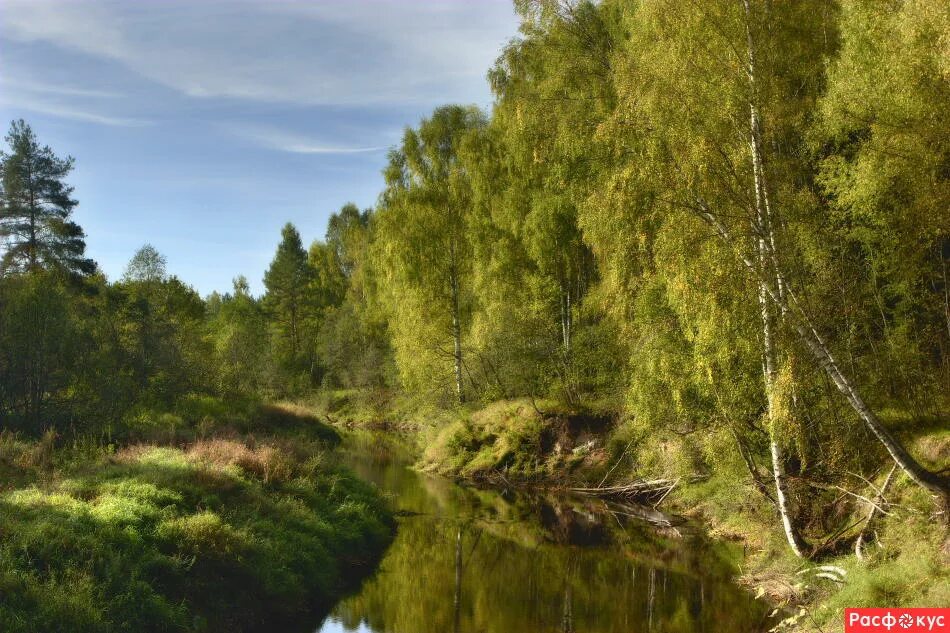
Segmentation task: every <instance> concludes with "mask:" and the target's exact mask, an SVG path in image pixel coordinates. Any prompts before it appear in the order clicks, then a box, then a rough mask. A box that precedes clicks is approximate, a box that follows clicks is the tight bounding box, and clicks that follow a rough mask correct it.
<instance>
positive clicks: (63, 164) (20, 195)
mask: <svg viewBox="0 0 950 633" xmlns="http://www.w3.org/2000/svg"><path fill="white" fill-rule="evenodd" d="M6 141H7V144H8V145H9V153H5V152H4V153H0V182H2V191H0V240H3V241H4V242H5V251H4V253H3V258H2V259H0V273H7V272H36V271H38V270H41V269H44V270H60V271H65V272H67V273H71V274H89V273H92V272H93V270H95V264H94V263H93V261H92V260H90V259H87V258H86V257H84V254H85V250H86V243H85V241H84V237H85V235H84V233H83V230H82V228H80V227H79V225H78V224H76V223H75V222H72V221H71V220H70V219H69V217H70V215H71V214H72V211H73V209H74V208H75V207H76V205H77V204H78V203H77V201H76V200H75V199H73V198H72V192H73V188H72V187H71V186H69V185H67V184H66V183H65V181H64V178H65V177H66V176H67V175H68V174H69V172H70V171H71V170H72V168H73V158H72V157H66V158H59V157H58V156H56V154H54V153H53V150H52V149H50V147H49V146H42V147H41V146H40V145H39V143H38V142H37V140H36V135H35V134H34V133H33V130H32V129H31V128H30V126H29V125H27V124H26V122H25V121H23V119H20V120H19V121H14V122H13V124H12V125H11V126H10V132H9V133H8V134H7V136H6Z"/></svg>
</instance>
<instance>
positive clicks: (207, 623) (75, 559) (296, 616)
mask: <svg viewBox="0 0 950 633" xmlns="http://www.w3.org/2000/svg"><path fill="white" fill-rule="evenodd" d="M285 413H286V412H285ZM298 417H299V416H298ZM272 418H273V419H270V422H271V423H273V424H276V427H277V430H276V431H275V428H273V427H272V428H268V429H267V432H266V434H265V436H264V437H255V436H247V435H235V434H233V433H232V434H230V437H227V438H222V437H206V438H205V439H196V438H190V439H189V440H187V441H185V442H184V443H183V444H181V445H180V446H158V445H155V444H154V443H139V444H131V445H128V446H126V447H124V448H119V449H118V450H116V449H115V448H114V447H105V448H101V449H98V450H97V449H94V448H91V447H88V446H82V445H78V446H66V447H63V446H59V447H58V448H57V447H56V446H55V444H56V442H55V441H54V438H52V437H49V436H48V437H47V438H45V439H44V440H41V441H39V442H35V441H33V442H30V441H25V440H22V439H20V438H17V437H15V436H12V435H5V436H3V437H2V438H0V470H2V471H3V473H4V475H10V476H9V477H6V478H5V480H6V482H7V485H5V486H4V490H3V491H2V493H0V596H2V600H0V630H3V631H9V632H19V631H23V632H24V633H26V632H34V631H83V632H98V631H102V632H111V631H252V630H274V628H275V627H284V630H294V629H293V628H292V627H293V626H296V625H299V624H301V623H302V624H304V625H312V624H313V623H314V621H315V620H316V619H318V618H319V612H320V611H321V610H324V609H328V608H329V607H330V606H332V604H333V602H334V601H335V600H336V599H337V598H338V597H339V596H340V595H341V593H342V592H344V591H345V590H346V589H347V587H348V586H350V585H352V583H353V582H354V581H355V580H356V579H357V578H358V577H359V576H360V575H361V574H363V573H366V572H367V571H368V570H369V569H371V565H372V563H373V562H374V561H375V560H376V559H377V558H378V556H379V555H380V554H381V552H382V551H383V549H384V548H385V547H386V545H387V544H388V542H389V540H390V538H391V534H392V528H393V524H392V519H391V516H390V514H389V511H388V510H387V508H386V507H385V506H384V505H383V504H382V502H381V500H380V498H379V497H378V496H377V494H376V492H375V491H374V490H373V489H371V488H370V487H369V486H368V485H366V484H364V483H362V482H361V481H359V480H357V479H356V478H355V477H353V476H352V475H350V474H348V473H347V472H345V471H343V470H341V469H340V468H338V467H337V466H336V465H335V464H334V457H333V454H332V451H331V449H330V445H329V444H328V441H327V440H328V438H332V437H335V434H334V433H333V432H332V431H331V430H329V429H327V428H325V427H324V428H318V427H314V428H308V429H304V428H300V427H299V424H302V423H301V422H300V420H299V419H298V420H297V421H296V422H294V421H293V419H294V418H295V416H294V415H293V411H292V410H291V411H290V415H285V414H283V413H279V412H272ZM275 421H276V422H275ZM281 421H282V424H283V426H284V428H285V430H284V431H281V430H280V427H281ZM263 428H267V427H263ZM288 428H289V429H291V430H290V431H288V430H286V429H288ZM282 433H289V437H290V438H291V439H281V435H282ZM287 627H290V628H289V629H288V628H287ZM304 628H305V627H304Z"/></svg>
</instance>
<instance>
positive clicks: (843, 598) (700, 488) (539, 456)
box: [315, 393, 950, 632]
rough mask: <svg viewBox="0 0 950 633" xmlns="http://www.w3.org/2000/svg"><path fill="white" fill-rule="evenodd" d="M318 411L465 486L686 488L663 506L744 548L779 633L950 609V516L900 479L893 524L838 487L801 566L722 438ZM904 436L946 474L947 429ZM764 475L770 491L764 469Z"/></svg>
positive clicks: (342, 396)
mask: <svg viewBox="0 0 950 633" xmlns="http://www.w3.org/2000/svg"><path fill="white" fill-rule="evenodd" d="M328 405H332V406H328ZM315 406H317V407H318V408H320V407H322V413H323V414H325V415H328V416H329V418H330V419H332V420H334V421H335V423H337V424H339V425H340V426H342V427H346V428H374V429H377V430H380V429H382V430H389V431H390V432H394V433H398V434H400V435H402V436H403V437H406V438H408V440H409V441H410V442H411V443H413V444H414V445H415V446H416V448H417V454H418V455H419V458H418V462H417V467H418V468H419V469H421V470H425V471H429V472H434V473H438V474H441V475H445V476H449V477H454V478H458V479H464V480H469V481H474V482H480V483H500V484H504V485H522V484H527V485H533V486H551V487H567V486H598V485H600V484H601V483H602V482H604V481H605V480H607V481H623V480H625V479H630V478H636V477H644V478H660V477H662V478H668V479H671V480H673V481H678V484H677V486H676V487H675V489H674V490H673V491H672V492H671V494H669V495H668V496H667V497H666V498H665V499H664V500H663V503H662V506H661V507H662V508H663V509H665V510H667V511H669V512H674V513H678V514H682V515H685V516H689V517H692V518H695V519H696V520H697V521H699V522H701V523H702V524H703V525H706V526H707V529H708V532H709V534H710V536H711V537H713V538H715V539H719V540H728V541H732V542H735V543H738V544H740V545H741V546H742V549H743V551H744V556H743V560H742V561H741V563H740V564H739V565H738V566H737V568H736V570H735V574H736V579H737V581H738V582H739V583H740V584H742V585H743V586H745V587H747V588H748V590H749V591H750V592H752V593H753V594H754V595H756V596H758V597H759V598H760V599H761V600H765V601H768V602H769V603H770V604H771V605H773V607H774V608H776V609H779V612H780V613H783V614H784V615H785V616H786V617H787V620H785V622H784V623H783V625H782V626H783V629H784V630H797V631H824V632H829V631H840V630H843V619H842V613H843V609H844V608H845V607H851V606H855V607H860V606H865V607H871V606H879V607H880V606H892V607H901V606H905V607H911V606H937V605H943V604H950V590H948V589H947V587H950V571H948V570H950V540H948V532H947V527H946V520H945V517H942V516H941V515H937V514H936V513H937V512H939V511H940V509H939V508H938V507H937V506H936V505H935V504H934V502H933V500H932V499H931V498H930V497H929V495H927V494H926V493H924V492H923V491H922V490H921V489H920V488H919V487H918V486H916V485H914V484H913V483H912V482H910V481H908V480H907V479H906V478H905V477H902V476H899V475H895V477H894V480H893V482H892V484H891V486H890V487H889V489H888V492H887V494H886V495H885V496H886V499H887V505H886V508H883V509H885V510H886V514H884V513H878V514H877V515H876V516H875V517H874V519H873V521H872V522H871V524H870V525H867V521H866V517H867V514H868V511H869V507H870V506H869V504H867V503H864V502H863V501H861V500H860V499H857V498H856V497H854V496H853V495H850V494H848V493H846V492H845V491H844V486H841V490H835V491H834V494H828V502H827V504H825V505H824V506H823V507H822V512H821V514H820V515H816V516H811V517H807V520H808V524H807V525H806V526H805V529H806V533H807V534H808V536H809V537H810V538H811V545H812V546H814V547H816V548H818V549H819V550H820V551H819V553H818V555H817V556H816V557H815V558H814V559H813V560H811V561H803V560H801V559H798V558H796V557H795V556H794V555H792V554H791V553H790V551H789V548H788V546H787V544H786V543H785V541H784V538H783V535H782V533H781V530H780V529H779V524H778V520H777V515H776V513H775V510H774V505H773V504H772V503H771V501H770V500H769V499H768V498H767V497H766V495H765V494H763V493H762V492H761V491H760V490H759V487H758V485H757V484H756V482H755V481H753V478H752V477H751V475H750V471H749V470H748V468H747V465H746V464H745V463H743V461H742V458H741V457H740V455H739V454H738V451H736V450H735V449H734V448H731V447H729V446H728V441H730V440H729V438H728V437H726V438H725V439H724V440H723V443H721V444H720V446H722V447H723V449H722V450H720V451H719V452H718V453H717V454H716V459H715V460H711V459H707V458H706V456H704V455H703V454H701V453H699V452H698V451H696V450H695V449H694V448H693V446H692V445H691V444H690V443H689V442H688V441H687V440H684V439H683V438H682V437H680V436H678V435H676V434H675V433H670V434H669V436H668V437H655V436H651V437H638V436H637V435H636V433H635V432H632V431H631V430H630V429H629V427H628V426H627V425H624V424H619V423H617V421H616V420H615V419H612V418H611V417H610V416H609V415H607V414H605V413H603V412H592V411H572V410H569V409H566V408H564V407H558V406H555V405H553V404H551V403H545V402H532V401H528V400H514V401H502V402H496V403H492V404H490V405H488V406H485V407H468V408H462V409H457V410H453V411H444V410H442V411H438V410H436V411H433V410H431V409H422V410H418V411H414V410H413V408H412V404H411V402H408V401H406V400H403V399H400V398H399V397H387V396H386V395H385V394H382V395H381V394H372V395H369V394H359V393H336V394H332V395H329V396H328V395H326V394H324V395H322V396H321V397H320V399H318V400H316V401H315ZM892 415H896V414H892ZM903 428H904V429H905V434H906V435H905V437H904V438H903V439H904V440H905V441H906V442H907V444H908V446H909V448H910V449H911V450H912V451H913V453H914V454H915V455H918V456H919V457H920V459H921V460H922V461H923V462H924V463H925V464H926V465H927V466H928V467H930V468H933V469H939V468H941V467H944V468H945V467H946V465H947V463H948V462H950V430H947V428H946V425H945V424H942V423H940V421H937V423H933V422H931V423H929V424H927V423H924V424H920V425H918V426H916V427H915V426H910V425H907V424H904V425H903ZM908 429H909V430H908ZM687 439H688V436H687ZM714 441H715V438H713V441H712V442H710V443H713V442H714ZM872 448H873V447H872ZM866 452H867V454H868V459H869V460H876V463H875V464H873V465H872V466H871V468H870V469H869V470H870V471H871V472H875V473H877V474H876V475H874V476H870V477H867V479H868V481H867V482H864V481H861V479H860V478H859V477H858V476H857V475H854V476H853V478H854V481H852V482H848V483H849V485H850V486H851V488H853V489H854V490H855V491H856V492H857V494H862V495H863V496H873V491H874V487H875V486H876V487H880V486H881V485H882V484H883V480H884V478H885V476H886V473H887V471H888V470H889V464H888V463H887V461H886V457H881V456H877V455H876V454H875V453H874V451H873V450H868V451H866ZM877 462H880V463H877ZM941 465H942V466H941ZM757 474H759V475H760V480H762V481H765V482H766V484H768V479H767V471H764V470H763V471H762V472H761V473H757ZM605 478H606V479H605ZM796 489H798V490H799V491H805V490H807V482H796ZM766 492H768V487H767V486H766ZM822 499H824V498H822ZM842 527H843V528H845V529H842ZM862 530H863V531H864V532H865V537H866V540H867V541H868V542H869V544H868V545H866V546H865V547H864V556H863V558H864V560H858V559H857V558H856V556H855V555H854V553H853V545H854V540H855V537H856V536H857V534H858V533H859V532H861V531H862Z"/></svg>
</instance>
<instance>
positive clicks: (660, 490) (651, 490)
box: [568, 479, 679, 499]
mask: <svg viewBox="0 0 950 633" xmlns="http://www.w3.org/2000/svg"><path fill="white" fill-rule="evenodd" d="M678 482H679V479H677V480H676V481H673V480H670V479H653V480H650V481H634V482H630V483H626V484H620V485H617V486H598V487H596V488H568V490H569V491H571V492H577V493H580V494H585V495H591V496H595V497H605V498H616V499H653V498H655V497H657V496H661V498H662V497H665V496H666V495H667V494H669V492H670V490H672V489H673V487H674V486H675V485H676V484H677V483H678Z"/></svg>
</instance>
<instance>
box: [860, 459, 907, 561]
mask: <svg viewBox="0 0 950 633" xmlns="http://www.w3.org/2000/svg"><path fill="white" fill-rule="evenodd" d="M895 472H897V464H894V465H893V466H891V471H890V472H889V473H887V478H886V479H885V480H884V483H883V484H882V485H881V488H880V490H878V492H877V497H876V499H875V501H876V502H877V503H872V504H871V509H870V510H869V511H868V518H867V521H866V522H865V524H864V527H863V528H862V529H861V532H860V533H859V534H858V538H857V539H855V541H854V555H855V556H857V558H858V560H860V561H863V560H864V542H865V541H866V540H867V537H868V536H869V535H870V532H871V522H872V521H874V518H875V517H876V516H877V513H878V510H880V505H881V504H883V505H887V499H885V498H884V494H885V493H886V492H887V487H888V486H890V485H891V481H893V480H894V473H895Z"/></svg>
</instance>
